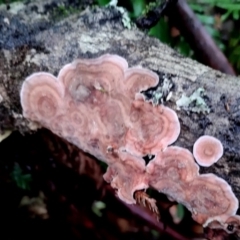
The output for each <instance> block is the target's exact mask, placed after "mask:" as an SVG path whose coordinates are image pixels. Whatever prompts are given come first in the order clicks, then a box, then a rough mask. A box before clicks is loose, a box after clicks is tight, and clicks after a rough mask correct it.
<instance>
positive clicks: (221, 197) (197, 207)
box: [187, 173, 238, 226]
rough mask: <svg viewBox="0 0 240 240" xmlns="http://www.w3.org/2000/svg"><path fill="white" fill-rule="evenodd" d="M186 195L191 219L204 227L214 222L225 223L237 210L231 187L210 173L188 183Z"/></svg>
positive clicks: (236, 202) (236, 201)
mask: <svg viewBox="0 0 240 240" xmlns="http://www.w3.org/2000/svg"><path fill="white" fill-rule="evenodd" d="M187 194H188V197H187V202H188V204H189V206H188V208H189V210H190V211H191V212H192V217H193V219H194V220H195V221H196V222H198V223H200V224H204V226H207V225H208V223H210V222H212V221H214V220H217V221H220V222H225V221H226V220H227V219H228V217H229V216H232V215H234V214H236V211H237V209H238V200H237V198H236V197H235V195H234V193H233V192H232V189H231V187H230V186H229V185H228V183H227V182H226V181H225V180H223V179H222V178H219V177H217V176H216V175H214V174H211V173H209V174H202V175H199V176H198V177H196V178H195V179H194V180H193V181H192V182H191V183H189V185H188V187H187Z"/></svg>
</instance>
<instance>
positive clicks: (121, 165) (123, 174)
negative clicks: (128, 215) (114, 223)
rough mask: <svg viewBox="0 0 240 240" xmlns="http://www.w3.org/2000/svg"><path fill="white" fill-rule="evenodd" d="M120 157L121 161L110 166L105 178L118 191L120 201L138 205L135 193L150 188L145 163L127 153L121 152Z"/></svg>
mask: <svg viewBox="0 0 240 240" xmlns="http://www.w3.org/2000/svg"><path fill="white" fill-rule="evenodd" d="M118 156H119V161H118V160H116V161H115V162H114V163H112V164H110V165H109V166H108V169H107V172H106V173H105V174H104V175H103V177H104V179H105V181H107V182H109V183H111V186H112V187H113V188H115V189H116V190H117V195H118V197H119V198H120V199H122V200H123V201H124V202H126V203H129V204H132V203H136V200H135V199H134V192H135V191H137V190H142V189H146V188H148V180H147V177H146V175H145V161H144V160H143V159H142V158H138V157H135V156H132V155H131V154H129V153H127V152H119V153H118Z"/></svg>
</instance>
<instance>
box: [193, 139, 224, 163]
mask: <svg viewBox="0 0 240 240" xmlns="http://www.w3.org/2000/svg"><path fill="white" fill-rule="evenodd" d="M193 155H194V158H195V159H196V161H197V163H198V164H199V165H200V166H203V167H209V166H211V165H212V164H214V163H215V162H217V161H218V160H219V159H220V158H221V157H222V155H223V145H222V143H221V142H220V141H219V140H218V139H216V138H214V137H211V136H202V137H200V138H199V139H198V140H197V141H196V142H195V143H194V146H193Z"/></svg>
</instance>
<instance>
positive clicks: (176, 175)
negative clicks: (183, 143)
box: [146, 147, 199, 205]
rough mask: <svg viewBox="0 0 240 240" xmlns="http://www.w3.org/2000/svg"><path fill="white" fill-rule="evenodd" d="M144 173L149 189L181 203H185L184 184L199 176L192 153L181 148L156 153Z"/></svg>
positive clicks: (169, 148) (171, 148) (170, 148)
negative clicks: (146, 174)
mask: <svg viewBox="0 0 240 240" xmlns="http://www.w3.org/2000/svg"><path fill="white" fill-rule="evenodd" d="M146 171H147V173H148V175H149V185H150V186H151V187H153V188H155V189H157V190H158V191H160V192H162V193H165V194H167V195H168V196H169V197H170V198H173V199H175V200H177V201H179V202H182V203H184V202H186V193H185V192H186V189H185V188H186V184H187V183H188V182H189V181H192V180H193V179H194V178H195V177H197V176H198V175H199V173H198V171H199V167H198V165H197V164H196V163H195V161H194V158H193V155H192V153H191V152H190V151H188V150H187V149H184V148H181V147H168V148H167V149H166V150H164V151H163V152H160V153H158V154H157V155H156V157H155V159H153V160H152V161H151V162H149V164H148V165H147V167H146ZM185 205H186V204H185Z"/></svg>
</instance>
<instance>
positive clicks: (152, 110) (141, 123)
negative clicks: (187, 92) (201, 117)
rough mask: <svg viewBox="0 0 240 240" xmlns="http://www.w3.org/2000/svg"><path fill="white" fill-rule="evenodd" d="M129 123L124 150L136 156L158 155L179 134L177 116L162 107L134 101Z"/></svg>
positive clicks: (170, 110)
mask: <svg viewBox="0 0 240 240" xmlns="http://www.w3.org/2000/svg"><path fill="white" fill-rule="evenodd" d="M130 121H131V127H130V128H129V130H128V132H127V135H126V149H127V150H128V151H129V152H131V153H132V154H135V155H137V156H145V155H147V154H156V153H158V152H159V151H161V150H163V149H165V148H166V147H167V146H168V145H170V144H172V143H173V142H175V141H176V140H177V138H178V136H179V133H180V123H179V120H178V117H177V114H176V113H175V112H174V111H173V110H172V109H170V108H168V107H164V106H157V107H153V106H152V105H150V104H149V103H146V102H143V101H134V102H133V104H132V108H131V113H130Z"/></svg>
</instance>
